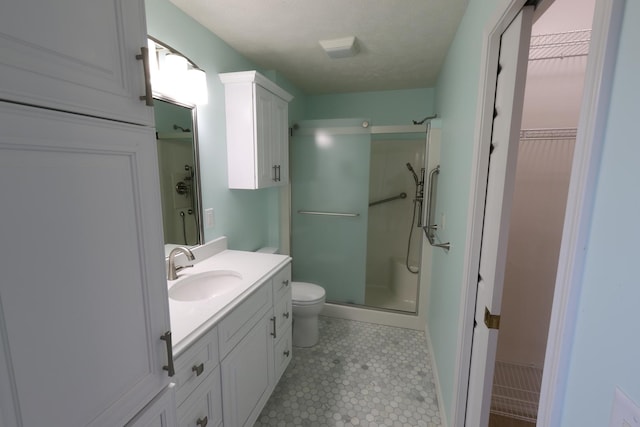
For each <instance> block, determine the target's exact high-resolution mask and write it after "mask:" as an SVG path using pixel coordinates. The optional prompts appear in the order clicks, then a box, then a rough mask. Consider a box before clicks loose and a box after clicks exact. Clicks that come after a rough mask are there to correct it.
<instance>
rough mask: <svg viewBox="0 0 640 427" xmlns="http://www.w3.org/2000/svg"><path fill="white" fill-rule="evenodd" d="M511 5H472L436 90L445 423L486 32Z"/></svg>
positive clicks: (433, 329)
mask: <svg viewBox="0 0 640 427" xmlns="http://www.w3.org/2000/svg"><path fill="white" fill-rule="evenodd" d="M507 5H508V0H483V1H479V0H472V1H470V2H469V5H468V7H467V10H466V12H465V14H464V17H463V18H462V21H461V23H460V26H459V28H458V31H457V33H456V36H455V39H454V41H453V44H452V45H451V47H450V48H449V51H448V53H447V57H446V59H445V62H444V65H443V67H442V69H441V70H440V74H439V77H438V83H437V85H436V88H435V94H436V103H435V105H436V111H438V113H439V114H440V116H441V117H442V143H441V154H440V176H439V182H438V186H439V187H438V206H437V211H438V212H443V213H444V214H445V229H444V230H440V232H439V236H440V238H441V240H442V241H444V242H451V250H450V251H449V252H444V251H434V255H433V267H432V268H433V272H432V275H431V289H430V293H429V309H428V318H427V328H428V330H429V335H430V337H431V342H432V345H433V350H434V354H433V357H434V359H435V363H436V366H437V370H438V378H439V380H440V387H441V390H442V395H443V400H444V402H443V406H444V409H445V412H446V415H447V419H449V420H450V419H451V414H452V412H451V411H452V407H451V405H452V399H453V392H454V380H455V369H456V366H455V362H456V358H455V355H456V352H457V340H458V330H459V324H458V320H459V318H460V297H461V292H462V286H463V277H462V270H463V264H464V256H465V248H464V246H465V240H466V232H467V213H468V207H469V206H468V205H469V191H470V184H471V162H472V156H473V149H474V147H473V143H474V128H475V122H476V106H477V98H478V89H479V85H480V62H481V55H482V43H483V39H484V36H483V31H484V29H485V27H486V25H487V23H488V20H489V19H490V18H491V17H493V16H494V14H496V13H498V11H500V10H503V9H504V8H505V7H506V6H507Z"/></svg>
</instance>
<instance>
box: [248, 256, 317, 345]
mask: <svg viewBox="0 0 640 427" xmlns="http://www.w3.org/2000/svg"><path fill="white" fill-rule="evenodd" d="M257 252H262V253H267V254H276V253H278V248H274V247H265V248H261V249H258V251H257ZM324 299H325V291H324V288H323V287H322V286H318V285H316V284H313V283H306V282H291V305H292V310H293V345H294V347H313V346H314V345H316V344H317V342H318V339H319V338H320V333H319V331H318V315H319V314H320V312H321V311H322V308H323V307H324Z"/></svg>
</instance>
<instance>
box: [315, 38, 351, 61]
mask: <svg viewBox="0 0 640 427" xmlns="http://www.w3.org/2000/svg"><path fill="white" fill-rule="evenodd" d="M320 46H322V48H323V49H324V51H325V52H327V55H329V58H350V57H352V56H356V54H357V53H358V41H357V39H356V38H355V37H343V38H340V39H332V40H320Z"/></svg>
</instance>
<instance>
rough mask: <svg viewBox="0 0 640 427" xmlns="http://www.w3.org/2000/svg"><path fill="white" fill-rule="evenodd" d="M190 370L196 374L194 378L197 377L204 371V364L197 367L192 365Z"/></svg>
mask: <svg viewBox="0 0 640 427" xmlns="http://www.w3.org/2000/svg"><path fill="white" fill-rule="evenodd" d="M191 370H192V371H193V372H195V373H196V377H199V376H200V375H201V374H202V372H203V371H204V363H201V364H199V365H193V367H192V368H191Z"/></svg>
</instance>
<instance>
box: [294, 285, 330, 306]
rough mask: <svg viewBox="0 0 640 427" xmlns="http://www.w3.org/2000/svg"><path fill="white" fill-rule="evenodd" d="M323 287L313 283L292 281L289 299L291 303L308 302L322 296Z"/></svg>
mask: <svg viewBox="0 0 640 427" xmlns="http://www.w3.org/2000/svg"><path fill="white" fill-rule="evenodd" d="M324 294H325V292H324V288H323V287H322V286H318V285H315V284H313V283H305V282H293V283H292V284H291V299H292V301H293V303H294V304H295V303H297V302H300V303H309V302H313V301H318V300H321V299H323V298H324Z"/></svg>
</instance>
